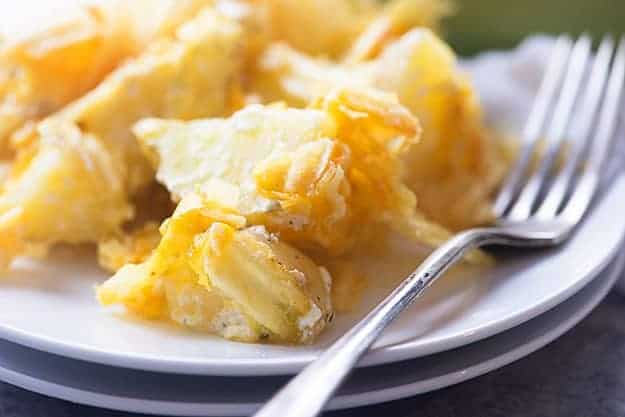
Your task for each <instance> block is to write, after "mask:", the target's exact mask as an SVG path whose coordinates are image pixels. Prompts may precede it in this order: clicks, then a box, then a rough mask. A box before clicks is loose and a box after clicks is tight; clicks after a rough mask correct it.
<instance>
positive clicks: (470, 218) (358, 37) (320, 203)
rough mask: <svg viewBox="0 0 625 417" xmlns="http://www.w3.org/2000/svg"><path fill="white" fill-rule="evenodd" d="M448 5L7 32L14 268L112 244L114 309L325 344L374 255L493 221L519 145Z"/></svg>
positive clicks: (278, 5) (105, 20) (4, 62)
mask: <svg viewBox="0 0 625 417" xmlns="http://www.w3.org/2000/svg"><path fill="white" fill-rule="evenodd" d="M449 11H450V5H449V4H447V3H446V2H445V1H444V0H392V1H387V2H385V3H380V2H377V1H374V0H338V1H337V0H215V1H211V0H184V1H173V0H158V1H148V0H140V1H133V2H122V1H115V0H110V1H108V2H104V3H102V4H99V5H97V6H95V5H94V6H90V7H87V8H85V10H84V11H83V13H82V14H81V15H79V16H78V17H77V18H76V19H73V20H71V21H67V22H63V23H59V24H58V25H57V26H54V27H52V28H51V29H47V30H45V31H43V32H41V33H36V34H33V35H32V36H30V37H25V38H22V39H15V40H13V39H5V40H4V41H2V42H0V158H1V160H2V161H1V166H2V170H0V172H1V175H0V178H1V181H2V182H1V183H2V186H1V188H0V262H1V263H2V265H3V266H4V267H6V268H10V267H11V263H12V261H13V260H14V259H16V258H17V257H21V256H37V257H43V256H45V255H46V253H47V251H48V250H49V249H50V248H52V247H54V246H55V245H58V244H66V245H67V244H69V245H75V244H85V243H89V244H94V245H96V246H97V248H98V258H99V261H100V264H101V265H102V267H103V268H105V269H106V270H107V271H110V272H111V273H112V274H113V275H112V277H111V278H110V279H108V280H106V281H105V282H103V283H102V284H101V285H100V286H99V287H98V288H97V290H96V294H95V295H96V297H97V300H98V301H99V302H100V303H101V304H102V305H105V306H109V305H117V306H122V307H123V309H124V311H125V314H131V315H134V316H138V317H141V318H144V319H149V320H160V321H170V322H173V323H175V324H177V325H180V326H184V327H187V328H190V329H193V330H197V331H203V332H208V333H212V334H216V335H219V336H222V337H224V338H227V339H232V340H238V341H245V342H269V343H285V344H298V343H310V342H312V341H314V340H315V337H316V336H317V335H319V334H320V333H321V332H322V331H323V330H324V328H326V327H327V326H328V325H329V324H330V323H331V322H332V319H333V317H334V315H335V314H337V313H341V312H342V311H345V310H347V309H349V308H350V307H351V306H353V304H354V303H355V302H356V301H355V300H356V299H357V298H358V294H359V293H361V292H362V290H363V288H365V287H366V282H367V280H370V279H375V277H368V276H367V273H366V271H363V270H362V268H360V269H359V268H358V258H359V257H361V256H363V255H362V253H363V251H362V250H361V249H362V248H376V249H375V251H374V252H375V253H376V255H375V256H380V257H383V256H385V255H384V253H385V245H386V243H385V242H387V241H388V240H390V239H394V238H400V239H402V240H403V241H404V242H407V244H409V245H415V246H417V245H419V246H421V247H423V248H424V253H426V252H425V251H427V249H428V248H430V249H431V248H434V247H436V246H437V245H439V244H440V243H442V242H443V241H444V240H445V239H447V238H448V237H449V236H450V234H451V233H453V232H455V231H458V230H461V229H464V228H467V227H471V226H474V225H478V224H484V223H488V222H489V221H490V220H491V219H492V214H491V210H490V203H491V197H492V195H493V192H494V191H495V190H496V188H497V186H498V184H499V182H500V181H501V179H502V176H503V175H504V174H505V172H506V169H507V166H508V160H509V157H508V155H507V152H506V148H505V147H504V146H503V145H502V142H501V141H498V140H497V138H495V137H494V135H493V133H492V132H490V131H489V130H488V129H487V128H486V127H485V126H484V124H483V122H482V117H481V114H480V107H479V103H478V99H477V97H476V94H475V91H474V90H473V87H472V85H471V82H470V80H469V79H468V78H467V77H466V76H465V75H464V74H463V73H462V71H461V70H460V69H459V68H458V65H457V62H456V58H455V56H454V53H453V52H452V50H451V49H450V48H449V47H448V46H447V45H446V44H445V43H444V42H443V41H442V40H441V39H440V38H438V37H437V35H436V29H437V27H438V23H439V21H440V19H441V18H442V17H444V16H445V15H446V14H447V13H448V12H449ZM467 261H468V262H478V263H479V262H488V258H487V257H486V256H485V255H484V254H482V253H481V252H477V251H476V252H473V253H471V254H470V255H469V256H468V257H467ZM414 262H415V264H416V263H417V262H418V260H414ZM103 314H108V312H107V311H105V310H103Z"/></svg>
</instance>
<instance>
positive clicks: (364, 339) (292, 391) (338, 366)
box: [254, 229, 508, 417]
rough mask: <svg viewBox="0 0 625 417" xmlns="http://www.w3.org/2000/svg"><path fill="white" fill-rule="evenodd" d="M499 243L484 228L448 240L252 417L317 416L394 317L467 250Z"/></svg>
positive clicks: (497, 235)
mask: <svg viewBox="0 0 625 417" xmlns="http://www.w3.org/2000/svg"><path fill="white" fill-rule="evenodd" d="M491 231H492V229H491ZM504 240H505V241H508V239H506V238H504V237H502V236H501V235H499V234H498V233H488V229H482V230H479V229H473V230H468V231H466V232H463V233H460V234H458V235H456V236H454V237H452V238H451V239H450V240H448V241H447V242H446V243H445V244H443V245H442V246H441V247H439V248H438V249H436V250H435V251H434V252H433V253H432V254H431V255H430V256H429V257H428V258H427V259H426V260H425V261H424V262H423V263H422V264H421V265H420V266H419V267H418V268H417V269H416V270H415V271H414V272H413V273H411V274H410V275H409V276H408V277H407V278H406V279H405V280H404V281H403V282H402V283H401V284H400V285H399V286H398V287H397V288H396V289H395V290H394V291H393V292H392V293H391V294H390V295H389V296H388V297H386V298H385V299H384V301H382V302H381V303H380V304H378V305H377V306H376V307H375V309H374V310H372V311H371V312H370V313H369V314H367V316H366V317H365V318H363V319H362V320H361V321H360V322H358V324H356V325H355V326H354V327H353V328H352V329H350V330H349V331H348V332H347V333H346V334H345V335H343V336H342V337H340V338H339V339H338V340H337V341H336V342H334V343H333V344H332V345H331V346H330V347H329V348H328V349H327V350H326V351H325V352H324V353H323V354H321V355H320V356H319V358H318V359H317V360H315V361H314V362H313V363H311V364H310V365H308V366H307V367H306V368H305V369H304V370H303V371H302V372H301V373H300V374H299V375H297V376H296V377H294V378H293V379H292V380H291V381H290V382H289V383H288V384H287V385H286V386H285V387H284V388H282V389H281V390H280V391H279V392H278V393H277V394H276V395H274V397H273V398H272V399H271V400H270V401H269V402H267V403H266V404H265V405H264V406H263V407H262V408H261V409H260V410H259V411H258V412H257V413H256V414H255V415H254V416H255V417H284V416H288V417H314V416H317V415H318V414H319V413H320V412H321V410H322V409H323V407H324V405H325V404H326V403H327V402H328V400H329V399H330V397H331V396H332V394H333V393H334V392H335V391H336V390H337V388H338V387H339V386H340V384H341V382H343V380H344V379H345V378H346V377H347V376H348V375H349V373H350V372H351V371H352V369H353V368H354V366H355V365H356V363H357V362H358V360H359V359H360V357H361V356H362V355H363V354H364V353H365V352H366V351H367V349H369V347H370V346H371V344H372V343H373V342H374V341H375V340H376V339H377V338H378V336H379V335H380V333H382V331H383V330H384V328H385V327H386V326H387V325H388V324H389V323H390V322H391V321H393V320H394V319H395V317H397V315H399V313H401V312H402V311H403V310H404V309H405V308H406V307H407V306H408V305H409V304H410V303H411V302H412V301H413V300H414V299H415V298H417V297H418V296H419V295H421V294H422V293H423V291H424V290H425V289H426V288H427V287H429V286H430V285H431V284H432V283H433V282H434V281H436V279H437V278H438V277H439V276H440V275H442V274H443V272H445V271H446V270H447V269H448V268H449V267H450V266H452V265H453V264H454V263H456V262H457V261H458V260H459V259H461V258H462V257H463V255H464V254H465V253H466V252H467V251H469V250H470V249H473V248H475V247H478V246H482V245H484V244H489V243H499V242H501V241H504Z"/></svg>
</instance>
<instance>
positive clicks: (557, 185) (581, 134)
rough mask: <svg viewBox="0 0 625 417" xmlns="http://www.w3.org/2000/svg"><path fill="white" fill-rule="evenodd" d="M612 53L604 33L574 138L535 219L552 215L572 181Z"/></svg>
mask: <svg viewBox="0 0 625 417" xmlns="http://www.w3.org/2000/svg"><path fill="white" fill-rule="evenodd" d="M613 54H614V40H613V39H612V37H611V36H606V37H604V39H603V41H602V42H601V45H600V46H599V51H598V52H597V56H596V58H595V61H594V64H593V68H592V71H591V75H590V81H589V83H588V86H587V87H586V91H585V93H584V98H583V101H582V106H581V107H580V111H579V112H577V114H579V117H578V118H577V119H575V121H574V124H573V126H572V130H571V131H572V132H573V134H575V135H577V138H576V139H577V140H575V141H573V143H572V144H571V151H570V156H569V157H568V158H567V160H566V163H565V165H564V167H563V168H562V170H561V171H560V173H559V174H558V175H557V177H556V179H555V181H554V182H553V184H552V185H551V187H550V188H549V191H548V193H547V194H546V197H545V200H544V201H543V203H542V204H541V205H540V207H539V209H538V211H537V212H536V217H537V218H538V219H550V218H553V217H554V216H555V215H556V213H557V212H558V209H559V208H560V207H561V206H562V202H563V201H564V197H565V196H566V192H567V190H568V188H569V186H570V185H571V181H572V179H573V177H574V176H575V173H576V170H577V168H578V167H579V162H580V159H581V156H582V154H583V153H584V152H586V151H587V148H588V143H589V140H590V134H591V129H592V127H593V123H594V121H595V118H596V116H597V111H598V110H599V105H600V103H601V98H602V97H603V89H604V87H605V84H606V82H607V80H608V76H609V69H610V62H611V60H612V55H613Z"/></svg>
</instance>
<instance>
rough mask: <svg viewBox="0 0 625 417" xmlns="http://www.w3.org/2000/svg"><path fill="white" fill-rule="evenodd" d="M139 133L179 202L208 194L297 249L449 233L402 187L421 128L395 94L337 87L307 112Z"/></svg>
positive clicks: (245, 114) (430, 239)
mask: <svg viewBox="0 0 625 417" xmlns="http://www.w3.org/2000/svg"><path fill="white" fill-rule="evenodd" d="M135 131H136V133H137V136H138V137H139V138H140V140H141V142H142V143H144V144H145V145H146V147H147V148H148V152H151V153H152V154H153V155H152V159H153V160H154V162H155V163H156V164H157V166H158V170H157V179H158V180H159V181H161V182H162V183H163V184H164V185H165V186H166V187H167V188H168V189H169V190H170V191H171V192H172V193H173V194H174V195H175V196H178V197H179V198H184V197H185V196H186V195H188V194H190V193H195V192H197V190H201V191H202V192H203V193H205V194H208V195H211V196H213V198H216V199H217V200H219V201H221V203H222V204H223V205H224V206H228V207H232V208H233V209H235V210H237V211H238V212H240V213H241V214H242V215H243V216H245V217H246V218H247V220H248V222H250V223H251V224H259V225H265V226H266V227H267V228H268V229H269V230H270V231H272V232H279V233H280V235H281V237H282V238H283V239H285V240H286V241H287V242H290V243H292V244H294V245H296V246H297V247H299V248H311V249H323V250H325V251H329V253H333V254H338V253H341V252H344V251H346V250H348V249H349V248H350V247H351V246H353V244H354V243H355V242H356V241H357V240H358V239H366V238H367V237H368V233H369V232H370V231H372V230H374V229H375V228H376V226H378V225H380V224H384V225H386V226H388V227H391V228H392V229H394V230H397V231H400V232H401V233H405V234H406V235H411V236H413V237H415V236H419V237H420V238H421V241H424V242H427V243H428V244H435V242H440V240H441V239H443V238H444V237H445V236H446V233H445V232H444V231H443V230H442V229H441V228H437V227H436V226H434V225H431V224H428V223H427V222H425V221H424V220H423V218H422V216H420V215H419V214H418V213H416V210H415V198H414V195H413V194H412V193H411V192H410V190H409V189H408V188H407V187H406V186H405V185H404V184H403V183H402V181H401V176H402V169H403V165H402V163H401V156H402V155H403V154H405V153H406V152H409V150H410V149H411V147H412V146H413V145H414V144H415V143H416V140H417V137H418V135H419V132H420V130H419V126H418V124H417V122H416V120H415V119H414V118H413V117H412V116H411V115H410V114H409V113H408V112H407V111H406V109H404V108H403V107H402V106H400V105H399V104H398V103H397V102H396V101H395V100H394V99H393V97H392V96H389V95H386V94H381V93H379V92H373V91H365V92H356V91H351V90H338V91H335V92H332V93H329V94H328V95H327V96H326V97H325V98H324V99H323V100H320V101H319V102H316V103H314V104H313V107H312V108H310V109H305V110H297V109H289V108H285V107H283V106H279V105H274V106H260V105H255V106H248V107H247V108H246V109H244V110H241V111H239V112H237V113H235V114H234V115H233V116H232V117H231V118H229V119H211V120H200V121H194V122H188V123H184V122H178V121H166V120H154V119H151V120H144V121H142V122H140V123H139V124H138V125H137V127H136V129H135ZM354 230H358V233H354Z"/></svg>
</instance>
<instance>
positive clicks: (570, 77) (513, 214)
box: [507, 35, 592, 221]
mask: <svg viewBox="0 0 625 417" xmlns="http://www.w3.org/2000/svg"><path fill="white" fill-rule="evenodd" d="M591 46H592V42H591V39H590V37H589V36H588V35H584V36H582V37H580V38H579V39H578V40H577V42H575V46H574V47H573V52H572V53H571V58H570V61H569V64H568V69H567V71H566V76H565V78H564V85H563V87H562V93H561V94H560V97H559V99H558V103H557V104H556V107H555V110H554V113H553V119H552V121H551V124H550V125H549V127H548V130H547V136H546V141H547V150H546V152H545V155H544V156H543V158H542V159H541V161H540V164H539V166H538V169H537V170H536V171H535V172H534V173H533V174H532V175H531V176H530V178H529V180H528V181H527V183H526V184H525V186H524V187H523V188H522V189H521V192H520V194H519V198H518V199H517V201H516V202H515V203H514V204H513V206H512V208H511V209H510V213H509V214H508V216H507V218H508V219H509V220H515V221H520V220H525V219H527V218H528V217H530V215H531V213H532V208H533V206H534V203H535V202H536V199H537V197H538V194H539V192H540V190H541V189H542V187H543V185H544V184H545V180H546V179H547V178H548V177H549V174H550V172H551V170H552V168H553V164H554V161H555V159H556V157H557V156H558V153H559V151H560V147H561V144H562V141H563V139H564V134H565V132H566V127H567V125H568V123H569V119H570V118H571V114H572V112H573V105H574V104H575V101H576V99H577V95H578V92H579V89H580V87H581V85H582V80H583V77H584V71H585V69H586V64H587V61H588V58H589V57H590V49H591Z"/></svg>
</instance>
